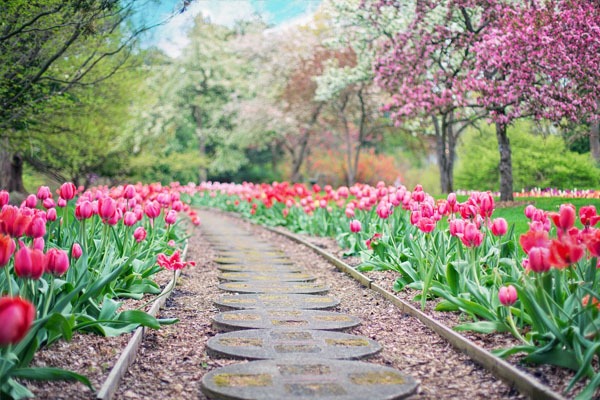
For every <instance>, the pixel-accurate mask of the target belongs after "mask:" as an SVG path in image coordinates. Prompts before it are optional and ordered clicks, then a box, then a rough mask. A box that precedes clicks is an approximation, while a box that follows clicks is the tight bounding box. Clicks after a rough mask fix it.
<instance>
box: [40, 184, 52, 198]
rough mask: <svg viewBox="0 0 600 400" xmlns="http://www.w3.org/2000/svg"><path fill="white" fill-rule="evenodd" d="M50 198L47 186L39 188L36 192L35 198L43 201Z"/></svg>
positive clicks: (50, 194)
mask: <svg viewBox="0 0 600 400" xmlns="http://www.w3.org/2000/svg"><path fill="white" fill-rule="evenodd" d="M51 197H52V193H50V188H49V187H48V186H40V187H39V188H38V191H37V198H38V199H40V200H42V201H44V200H46V199H48V198H51Z"/></svg>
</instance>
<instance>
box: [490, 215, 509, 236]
mask: <svg viewBox="0 0 600 400" xmlns="http://www.w3.org/2000/svg"><path fill="white" fill-rule="evenodd" d="M507 230H508V224H507V222H506V220H505V219H504V218H496V219H494V221H492V234H493V235H494V236H502V235H504V234H505V233H506V231H507Z"/></svg>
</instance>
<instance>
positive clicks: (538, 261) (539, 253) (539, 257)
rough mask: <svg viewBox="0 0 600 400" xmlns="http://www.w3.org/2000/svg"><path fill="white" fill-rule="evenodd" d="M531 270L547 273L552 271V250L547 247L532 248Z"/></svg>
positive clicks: (530, 256)
mask: <svg viewBox="0 0 600 400" xmlns="http://www.w3.org/2000/svg"><path fill="white" fill-rule="evenodd" d="M528 255H529V265H528V266H529V269H530V270H532V271H533V272H538V273H541V272H546V271H549V270H550V267H551V264H550V250H548V249H547V248H546V247H532V248H530V249H529V253H528Z"/></svg>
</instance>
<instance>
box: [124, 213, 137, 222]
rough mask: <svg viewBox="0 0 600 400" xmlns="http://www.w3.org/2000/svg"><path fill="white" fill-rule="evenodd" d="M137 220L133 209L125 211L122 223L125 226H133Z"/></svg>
mask: <svg viewBox="0 0 600 400" xmlns="http://www.w3.org/2000/svg"><path fill="white" fill-rule="evenodd" d="M137 222H138V219H137V216H136V215H135V213H134V212H133V211H127V212H126V213H125V214H124V215H123V224H125V226H133V225H135V224H136V223H137Z"/></svg>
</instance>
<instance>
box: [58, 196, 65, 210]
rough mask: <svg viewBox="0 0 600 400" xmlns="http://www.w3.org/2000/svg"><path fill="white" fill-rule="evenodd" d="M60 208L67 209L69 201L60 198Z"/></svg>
mask: <svg viewBox="0 0 600 400" xmlns="http://www.w3.org/2000/svg"><path fill="white" fill-rule="evenodd" d="M58 206H59V207H61V208H62V207H66V206H67V200H65V199H63V198H62V197H59V198H58Z"/></svg>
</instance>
